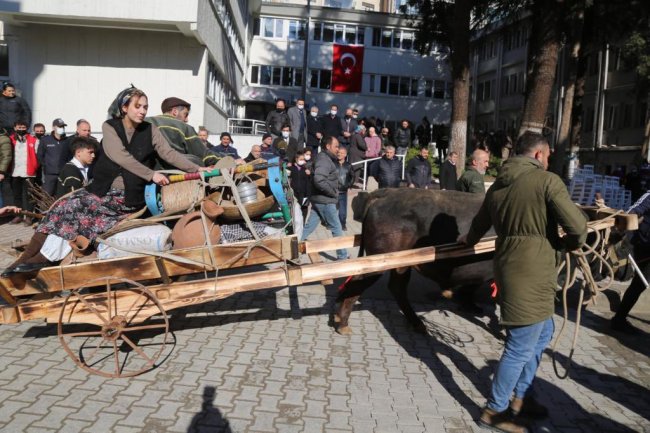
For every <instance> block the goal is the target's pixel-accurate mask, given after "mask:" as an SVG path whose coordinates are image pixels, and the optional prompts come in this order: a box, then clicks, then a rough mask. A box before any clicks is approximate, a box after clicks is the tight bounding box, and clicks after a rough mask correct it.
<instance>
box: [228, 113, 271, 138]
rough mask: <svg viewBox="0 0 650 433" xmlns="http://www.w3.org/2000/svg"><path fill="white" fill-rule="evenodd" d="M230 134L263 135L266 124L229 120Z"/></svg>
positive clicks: (253, 121)
mask: <svg viewBox="0 0 650 433" xmlns="http://www.w3.org/2000/svg"><path fill="white" fill-rule="evenodd" d="M228 132H229V133H231V134H238V135H262V134H264V133H265V132H266V124H265V123H264V122H263V121H261V120H254V119H237V118H232V117H230V118H228Z"/></svg>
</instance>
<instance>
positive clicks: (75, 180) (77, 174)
mask: <svg viewBox="0 0 650 433" xmlns="http://www.w3.org/2000/svg"><path fill="white" fill-rule="evenodd" d="M89 176H90V174H89ZM85 186H86V185H85V184H84V176H83V174H81V170H80V169H79V167H77V166H76V165H74V164H73V163H72V162H67V163H66V164H65V165H64V166H63V168H62V169H61V173H59V181H58V183H57V185H56V195H55V196H54V197H55V198H59V197H61V196H63V195H65V194H67V193H69V192H72V191H76V190H78V189H81V188H83V187H85Z"/></svg>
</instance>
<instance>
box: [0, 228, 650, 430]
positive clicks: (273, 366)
mask: <svg viewBox="0 0 650 433" xmlns="http://www.w3.org/2000/svg"><path fill="white" fill-rule="evenodd" d="M348 228H350V230H355V226H354V224H353V223H350V224H349V227H348ZM19 230H22V231H24V230H27V229H22V228H20V229H19V228H16V227H15V226H7V225H5V226H0V243H6V242H7V241H8V240H9V239H13V238H14V237H19ZM318 235H319V236H324V233H323V232H319V234H318ZM4 260H5V261H4V262H0V265H1V264H4V263H6V261H7V260H8V258H7V257H5V258H4ZM379 284H381V282H380V283H379ZM429 287H430V286H429V285H428V283H426V282H425V281H424V280H421V279H414V281H413V282H412V283H411V286H410V288H411V289H413V290H414V291H417V292H418V295H417V296H416V299H417V302H416V303H415V306H416V309H417V310H418V312H419V313H420V314H421V315H422V316H423V317H424V318H425V319H426V320H427V321H428V322H429V324H430V327H429V328H430V329H429V330H430V332H429V335H416V334H415V333H413V332H412V331H411V330H410V329H408V328H407V326H406V323H405V321H404V319H403V317H402V316H401V315H400V313H399V312H397V308H396V305H395V303H394V302H393V301H391V300H390V299H386V296H385V290H383V289H380V288H375V289H373V291H371V292H370V293H368V296H365V297H364V298H362V302H360V304H359V305H358V306H357V308H356V310H355V311H354V312H353V316H352V319H351V325H352V326H353V328H354V334H353V335H352V336H349V337H343V336H339V335H337V334H335V333H333V332H332V330H331V328H330V327H329V325H328V323H329V320H330V313H331V311H332V305H333V301H334V296H335V293H336V288H335V286H331V287H322V286H318V285H312V286H304V287H298V288H291V289H286V288H285V289H281V290H266V291H261V292H257V293H247V294H241V295H237V296H233V297H230V298H228V299H225V300H221V301H218V302H215V303H211V304H204V305H202V306H200V307H194V308H187V309H184V310H182V311H179V312H175V313H173V315H172V318H171V324H172V329H173V333H172V334H173V338H172V339H171V343H170V344H169V345H168V346H167V347H165V349H164V350H165V351H164V355H163V358H164V361H163V362H162V363H161V364H160V365H159V366H158V367H157V368H156V369H154V370H153V371H151V372H149V373H146V374H144V375H141V376H138V377H135V378H131V379H106V378H102V377H99V376H94V375H89V374H88V373H86V372H85V371H83V370H81V369H78V368H77V367H76V366H75V365H74V364H73V362H72V361H71V360H70V359H69V358H68V357H67V355H66V354H65V352H64V351H63V350H62V349H61V346H60V345H59V342H58V339H57V337H56V327H55V326H52V325H46V324H43V323H40V322H26V323H21V324H17V325H3V326H1V327H0V366H1V368H0V431H2V432H5V431H6V432H44V431H64V432H92V433H97V432H108V431H114V432H203V431H204V432H282V433H284V432H359V433H362V432H386V433H394V432H455V433H460V432H474V431H482V430H480V429H479V428H478V427H477V426H476V425H475V423H474V421H473V420H474V419H475V418H476V416H477V414H478V412H479V410H480V407H481V406H482V405H483V404H484V402H485V398H486V394H487V392H488V389H489V384H490V375H491V372H492V369H493V367H494V365H495V363H496V361H497V360H498V357H499V355H500V352H501V348H502V343H501V341H500V340H499V339H498V338H496V337H495V335H494V334H493V332H494V331H492V329H493V327H492V325H491V320H490V318H489V317H474V316H467V315H463V314H461V313H460V312H459V311H458V310H457V308H456V307H455V306H454V305H453V304H450V303H447V302H435V303H434V301H433V299H434V298H433V297H432V295H431V291H430V289H429ZM601 310H605V309H602V308H601ZM610 314H611V313H608V312H607V311H598V310H593V311H586V312H585V313H584V314H583V326H582V328H581V333H580V339H579V343H578V347H577V349H576V352H575V355H574V357H573V363H572V366H571V375H570V378H569V379H567V380H560V379H558V378H557V377H556V376H555V374H554V372H553V365H552V362H551V358H550V356H544V358H543V361H542V365H541V368H540V371H539V377H538V381H537V386H538V391H539V395H540V399H541V400H542V401H543V402H544V403H546V404H547V405H548V406H549V407H550V409H551V418H550V419H549V420H547V421H545V422H542V423H538V424H537V425H536V431H540V432H571V433H573V432H576V433H577V432H650V392H648V388H649V387H650V362H649V355H650V345H649V344H648V342H649V341H650V340H649V337H650V334H649V332H650V316H647V315H642V316H641V317H640V320H637V319H635V320H634V324H635V325H637V326H639V327H641V328H642V329H644V330H645V333H644V334H643V335H641V336H639V337H621V336H619V335H613V334H611V333H610V332H609V330H608V326H607V325H608V322H607V320H606V319H607V317H609V315H610ZM556 319H557V321H556V324H557V325H558V328H559V325H560V323H561V318H560V317H559V316H558V317H557V318H556ZM572 331H573V323H572V322H570V323H569V327H568V330H567V333H565V337H564V339H563V340H562V342H561V344H560V351H559V354H558V356H557V358H558V360H559V361H560V362H563V363H564V362H566V360H567V358H566V355H567V353H568V344H569V340H570V333H571V332H572ZM556 335H557V333H556Z"/></svg>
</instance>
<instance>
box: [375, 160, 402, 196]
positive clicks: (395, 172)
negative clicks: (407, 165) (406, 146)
mask: <svg viewBox="0 0 650 433" xmlns="http://www.w3.org/2000/svg"><path fill="white" fill-rule="evenodd" d="M375 170H376V175H375V178H376V179H377V183H379V188H398V187H399V183H400V181H401V180H402V161H401V160H400V159H399V158H397V157H393V159H388V158H386V157H385V156H384V157H383V158H382V159H380V160H378V161H375Z"/></svg>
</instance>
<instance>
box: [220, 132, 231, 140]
mask: <svg viewBox="0 0 650 433" xmlns="http://www.w3.org/2000/svg"><path fill="white" fill-rule="evenodd" d="M223 137H228V138H230V142H231V143H234V141H233V140H232V137H231V136H230V133H229V132H222V133H221V135H220V136H219V140H221V139H222V138H223Z"/></svg>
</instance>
